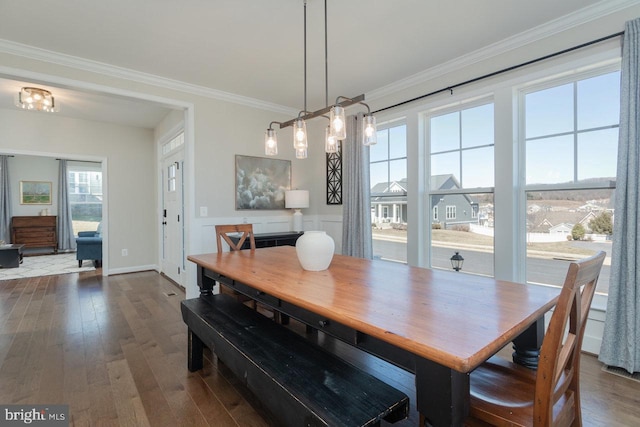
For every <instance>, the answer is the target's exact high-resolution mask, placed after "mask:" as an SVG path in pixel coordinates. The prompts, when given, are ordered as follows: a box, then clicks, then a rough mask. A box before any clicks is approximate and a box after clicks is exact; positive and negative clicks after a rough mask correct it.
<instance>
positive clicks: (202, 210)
mask: <svg viewBox="0 0 640 427" xmlns="http://www.w3.org/2000/svg"><path fill="white" fill-rule="evenodd" d="M207 215H209V209H207V207H206V206H200V216H207Z"/></svg>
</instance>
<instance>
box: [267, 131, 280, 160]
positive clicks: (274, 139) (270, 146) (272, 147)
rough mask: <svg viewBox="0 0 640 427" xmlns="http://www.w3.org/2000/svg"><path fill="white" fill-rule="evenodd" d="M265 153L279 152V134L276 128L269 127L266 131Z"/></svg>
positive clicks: (274, 153)
mask: <svg viewBox="0 0 640 427" xmlns="http://www.w3.org/2000/svg"><path fill="white" fill-rule="evenodd" d="M264 154H265V155H267V156H275V155H276V154H278V135H277V134H276V131H275V129H267V131H266V132H265V133H264Z"/></svg>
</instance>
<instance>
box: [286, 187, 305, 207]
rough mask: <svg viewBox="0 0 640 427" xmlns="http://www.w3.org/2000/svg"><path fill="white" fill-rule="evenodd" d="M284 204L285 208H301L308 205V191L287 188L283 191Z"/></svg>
mask: <svg viewBox="0 0 640 427" xmlns="http://www.w3.org/2000/svg"><path fill="white" fill-rule="evenodd" d="M284 205H285V207H286V208H287V209H302V208H308V207H309V191H307V190H289V191H285V193H284Z"/></svg>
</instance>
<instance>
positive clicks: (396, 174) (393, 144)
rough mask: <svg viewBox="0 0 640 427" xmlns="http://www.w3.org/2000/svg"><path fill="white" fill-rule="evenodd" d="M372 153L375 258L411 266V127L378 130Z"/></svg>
mask: <svg viewBox="0 0 640 427" xmlns="http://www.w3.org/2000/svg"><path fill="white" fill-rule="evenodd" d="M378 129H379V130H378V134H377V137H378V143H377V144H376V145H372V146H371V147H370V151H369V161H370V166H369V171H370V184H371V223H372V225H373V255H374V258H378V259H385V260H393V261H399V262H407V127H406V125H405V124H404V123H398V122H395V123H390V124H387V125H380V126H379V127H378Z"/></svg>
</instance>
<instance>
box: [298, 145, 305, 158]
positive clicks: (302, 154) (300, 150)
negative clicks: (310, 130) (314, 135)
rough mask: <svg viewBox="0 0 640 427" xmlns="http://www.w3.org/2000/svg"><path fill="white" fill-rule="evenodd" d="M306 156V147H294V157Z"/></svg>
mask: <svg viewBox="0 0 640 427" xmlns="http://www.w3.org/2000/svg"><path fill="white" fill-rule="evenodd" d="M306 158H307V147H298V148H296V159H306Z"/></svg>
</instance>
